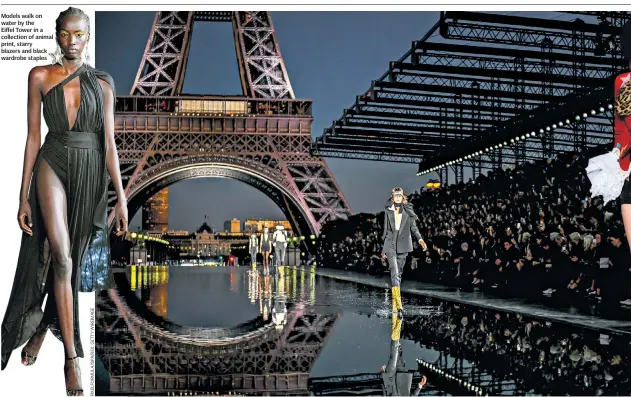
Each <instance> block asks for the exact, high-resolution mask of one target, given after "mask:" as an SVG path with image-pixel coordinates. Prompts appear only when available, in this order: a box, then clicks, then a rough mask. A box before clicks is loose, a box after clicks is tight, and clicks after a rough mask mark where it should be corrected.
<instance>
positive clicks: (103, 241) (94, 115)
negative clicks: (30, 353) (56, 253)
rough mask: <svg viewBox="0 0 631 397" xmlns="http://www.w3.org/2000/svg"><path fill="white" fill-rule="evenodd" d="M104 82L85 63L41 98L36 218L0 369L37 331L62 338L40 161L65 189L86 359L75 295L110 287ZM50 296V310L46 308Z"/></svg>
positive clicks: (23, 249) (26, 240) (26, 241)
mask: <svg viewBox="0 0 631 397" xmlns="http://www.w3.org/2000/svg"><path fill="white" fill-rule="evenodd" d="M75 78H78V79H79V83H80V89H81V102H80V105H79V110H78V114H77V120H76V122H75V124H74V125H73V126H72V127H71V126H70V125H69V122H68V115H67V111H66V104H65V98H64V86H65V85H66V84H67V83H69V82H70V81H72V80H74V79H75ZM99 80H102V81H105V82H106V83H108V84H109V85H110V86H111V87H112V90H114V82H113V80H112V78H111V76H109V75H108V74H107V73H105V72H102V71H99V70H96V69H93V68H92V67H90V66H88V65H82V66H81V67H80V68H79V69H77V70H76V71H75V72H74V73H72V74H71V75H69V76H68V77H67V78H66V79H64V80H63V81H62V82H61V83H59V84H58V85H56V86H55V87H53V88H52V89H51V90H50V91H48V92H47V93H46V94H45V95H44V97H43V100H42V102H43V103H42V104H43V112H44V120H45V121H46V125H47V126H48V130H49V131H48V134H46V139H45V141H44V144H43V145H42V147H41V148H40V150H39V153H38V156H37V159H36V161H35V166H34V168H33V175H32V179H31V186H30V190H29V196H28V200H29V203H30V205H31V211H32V216H33V220H32V223H33V226H32V227H31V229H32V231H33V236H28V235H27V234H26V233H23V234H22V242H21V246H20V253H19V257H18V265H17V269H16V273H15V279H14V281H13V288H12V290H11V295H10V298H9V304H8V307H7V310H6V312H5V315H4V320H3V321H2V369H4V368H5V367H6V365H7V363H8V361H9V357H10V356H11V353H12V352H13V350H14V349H16V348H18V347H19V346H21V345H22V344H24V343H26V342H27V341H28V340H29V339H30V337H31V336H33V334H34V333H35V332H36V331H37V330H38V329H46V328H49V329H50V330H51V332H52V333H53V335H55V336H56V337H57V338H58V339H59V340H61V332H60V327H59V319H58V316H57V306H56V303H55V294H54V291H53V268H52V263H51V259H52V255H51V252H50V250H49V247H48V241H47V236H46V229H45V228H44V224H43V219H42V214H41V209H40V207H39V205H38V197H37V191H36V189H37V188H36V187H37V176H38V173H39V167H40V165H41V164H42V161H45V162H46V163H47V164H48V165H50V167H51V168H52V170H53V171H54V172H55V174H56V175H57V176H58V177H59V179H60V181H61V182H62V184H63V186H64V189H65V192H66V198H67V205H68V207H67V208H68V212H67V214H68V231H69V235H70V250H71V256H72V263H73V268H72V293H73V297H74V334H75V347H76V351H77V355H78V356H79V357H84V353H83V347H82V345H81V338H80V334H79V310H78V309H79V305H78V303H79V302H78V292H79V291H81V292H91V291H95V290H98V289H105V288H110V287H111V286H112V277H111V273H110V267H109V259H110V258H109V256H110V255H109V242H108V236H109V233H108V225H107V184H108V179H107V168H106V163H105V152H106V141H105V130H104V124H103V114H104V105H103V91H102V87H101V85H100V83H99ZM46 296H47V299H46V307H45V309H44V310H42V306H43V303H44V298H45V297H46Z"/></svg>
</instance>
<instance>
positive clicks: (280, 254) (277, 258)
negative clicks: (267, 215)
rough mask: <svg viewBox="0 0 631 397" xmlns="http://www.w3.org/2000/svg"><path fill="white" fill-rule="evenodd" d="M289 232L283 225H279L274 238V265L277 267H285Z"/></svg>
mask: <svg viewBox="0 0 631 397" xmlns="http://www.w3.org/2000/svg"><path fill="white" fill-rule="evenodd" d="M287 240H288V239H287V231H286V230H285V227H284V226H283V225H277V226H276V231H275V232H274V235H273V236H272V244H273V245H274V263H276V266H284V265H285V253H286V252H287Z"/></svg>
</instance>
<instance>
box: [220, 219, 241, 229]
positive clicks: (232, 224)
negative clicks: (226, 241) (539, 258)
mask: <svg viewBox="0 0 631 397" xmlns="http://www.w3.org/2000/svg"><path fill="white" fill-rule="evenodd" d="M223 230H224V232H227V233H241V221H240V220H239V219H237V218H232V219H231V220H229V221H225V222H224V223H223Z"/></svg>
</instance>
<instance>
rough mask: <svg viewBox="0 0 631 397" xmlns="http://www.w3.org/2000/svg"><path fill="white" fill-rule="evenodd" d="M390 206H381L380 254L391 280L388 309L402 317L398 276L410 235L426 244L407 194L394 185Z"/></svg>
mask: <svg viewBox="0 0 631 397" xmlns="http://www.w3.org/2000/svg"><path fill="white" fill-rule="evenodd" d="M389 203H390V205H389V206H387V207H386V208H385V214H384V217H383V219H384V220H383V222H384V225H383V236H382V239H383V248H382V250H381V257H382V259H384V260H387V261H388V266H389V268H390V280H391V282H392V311H393V312H396V313H397V314H398V315H399V317H403V314H404V313H403V305H402V303H401V276H402V275H403V267H404V266H405V260H406V259H407V256H408V254H409V253H410V252H412V251H413V250H414V247H413V246H412V235H414V237H415V238H416V240H417V241H418V242H419V244H420V245H421V246H422V247H423V251H427V245H426V244H425V241H423V237H422V236H421V233H420V232H419V230H418V227H417V226H416V221H417V220H418V217H417V216H416V214H415V213H414V208H413V207H412V204H410V203H408V200H407V197H406V196H405V195H404V194H403V189H401V188H399V187H397V188H394V189H392V196H391V198H390V201H389Z"/></svg>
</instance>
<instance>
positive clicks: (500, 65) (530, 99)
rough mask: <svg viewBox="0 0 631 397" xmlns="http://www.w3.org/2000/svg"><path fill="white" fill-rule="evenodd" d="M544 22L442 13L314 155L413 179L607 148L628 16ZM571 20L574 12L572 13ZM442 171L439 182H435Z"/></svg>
mask: <svg viewBox="0 0 631 397" xmlns="http://www.w3.org/2000/svg"><path fill="white" fill-rule="evenodd" d="M577 14H580V16H581V17H583V18H585V19H586V20H588V21H589V22H586V21H585V20H583V19H580V18H577V19H575V20H573V21H560V20H549V19H541V18H532V17H524V16H515V15H501V14H494V13H478V12H441V16H440V20H439V21H438V22H437V23H436V24H435V25H434V26H433V27H432V28H431V29H430V30H429V31H428V32H427V34H426V35H425V36H424V37H423V38H422V39H420V40H418V41H414V42H413V43H412V47H411V49H410V50H409V51H408V52H406V53H405V54H404V55H403V56H402V57H401V58H400V59H399V60H397V61H394V62H390V64H389V66H388V70H387V71H386V72H385V73H384V74H383V75H382V76H381V77H380V78H378V79H376V80H374V81H372V82H371V85H370V88H368V89H367V90H366V91H365V92H364V93H363V94H361V95H359V96H357V97H356V99H355V103H354V104H353V105H352V106H350V107H349V108H348V109H345V110H344V112H343V115H342V117H340V118H339V119H338V120H335V121H334V122H333V124H332V125H331V126H330V127H328V128H326V129H325V131H324V133H323V135H322V136H320V137H318V138H317V139H316V141H315V143H314V144H313V145H312V148H311V150H312V153H314V154H316V155H321V156H324V157H342V158H352V159H364V160H374V161H389V162H407V163H420V167H419V174H421V173H427V172H433V171H437V172H439V175H440V177H441V182H443V183H445V181H444V179H445V178H446V176H447V169H448V168H451V169H452V170H453V173H454V174H455V176H456V182H461V181H462V178H463V168H464V167H465V166H466V167H471V168H472V169H473V175H474V177H475V176H477V174H479V173H480V172H481V170H483V169H493V168H497V167H500V166H503V165H521V164H523V163H525V162H527V161H532V160H537V159H542V158H550V157H554V156H555V155H556V154H557V153H559V152H564V151H584V150H587V149H589V148H593V147H596V146H601V145H603V144H607V143H609V142H611V140H612V138H613V127H612V118H611V109H610V108H609V107H608V104H609V103H610V101H611V98H612V97H613V83H612V81H613V76H614V75H616V74H618V73H619V72H620V71H621V70H622V69H623V68H624V67H626V66H627V62H626V61H624V60H623V59H622V57H621V55H620V48H619V44H618V36H619V32H620V29H621V27H622V26H623V24H624V22H626V21H627V20H628V19H629V18H630V15H629V14H628V13H626V12H598V13H596V12H591V13H590V12H577ZM577 16H579V15H577ZM443 174H444V175H443Z"/></svg>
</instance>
